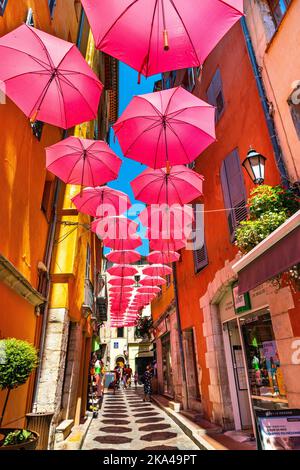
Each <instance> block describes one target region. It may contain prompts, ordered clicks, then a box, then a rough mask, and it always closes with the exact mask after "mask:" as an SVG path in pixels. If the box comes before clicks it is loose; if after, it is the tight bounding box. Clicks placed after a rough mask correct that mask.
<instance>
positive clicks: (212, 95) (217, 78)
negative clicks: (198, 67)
mask: <svg viewBox="0 0 300 470" xmlns="http://www.w3.org/2000/svg"><path fill="white" fill-rule="evenodd" d="M207 100H208V102H209V104H211V105H212V106H215V107H216V121H218V120H219V119H220V117H221V115H222V113H223V110H224V96H223V87H222V77H221V72H220V69H219V68H218V69H217V70H216V73H215V74H214V76H213V78H212V81H211V83H210V85H209V87H208V89H207Z"/></svg>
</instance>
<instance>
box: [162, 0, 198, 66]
mask: <svg viewBox="0 0 300 470" xmlns="http://www.w3.org/2000/svg"><path fill="white" fill-rule="evenodd" d="M169 1H170V3H171V4H172V6H173V8H174V10H175V11H176V13H177V15H178V17H179V19H180V21H181V23H182V26H183V27H184V30H185V32H186V35H187V37H188V38H189V41H190V44H191V46H192V48H193V50H194V53H195V56H196V57H197V60H198V62H199V65H201V64H202V62H201V61H200V59H199V57H198V54H197V51H196V48H195V46H194V43H193V41H192V38H191V36H190V33H189V31H188V28H187V27H186V25H185V23H184V21H183V18H182V16H181V15H180V13H179V11H178V9H177V7H176V5H175V3H174V1H173V0H169Z"/></svg>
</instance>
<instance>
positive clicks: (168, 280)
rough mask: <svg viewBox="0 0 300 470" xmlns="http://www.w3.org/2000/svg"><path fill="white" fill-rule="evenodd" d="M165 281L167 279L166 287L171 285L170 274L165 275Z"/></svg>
mask: <svg viewBox="0 0 300 470" xmlns="http://www.w3.org/2000/svg"><path fill="white" fill-rule="evenodd" d="M166 281H167V284H166V287H167V288H168V287H170V285H171V274H167V275H166Z"/></svg>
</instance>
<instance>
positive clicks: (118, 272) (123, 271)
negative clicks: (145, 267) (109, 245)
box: [107, 264, 138, 277]
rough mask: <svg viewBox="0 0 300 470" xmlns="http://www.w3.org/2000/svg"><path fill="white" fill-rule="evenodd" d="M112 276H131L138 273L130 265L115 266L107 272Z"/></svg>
mask: <svg viewBox="0 0 300 470" xmlns="http://www.w3.org/2000/svg"><path fill="white" fill-rule="evenodd" d="M107 272H108V273H109V274H111V275H112V276H120V277H125V276H133V275H134V274H137V273H138V270H137V269H136V268H134V267H133V266H131V265H130V264H116V265H115V266H112V267H111V268H109V269H108V270H107Z"/></svg>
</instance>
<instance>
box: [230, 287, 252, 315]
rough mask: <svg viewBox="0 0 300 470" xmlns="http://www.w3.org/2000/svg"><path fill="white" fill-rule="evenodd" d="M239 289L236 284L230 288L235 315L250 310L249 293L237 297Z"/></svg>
mask: <svg viewBox="0 0 300 470" xmlns="http://www.w3.org/2000/svg"><path fill="white" fill-rule="evenodd" d="M238 290H239V287H238V285H237V284H234V285H233V286H232V294H233V300H234V308H235V311H236V313H242V312H246V311H247V310H251V302H250V296H249V293H248V292H246V294H242V295H239V293H238Z"/></svg>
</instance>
